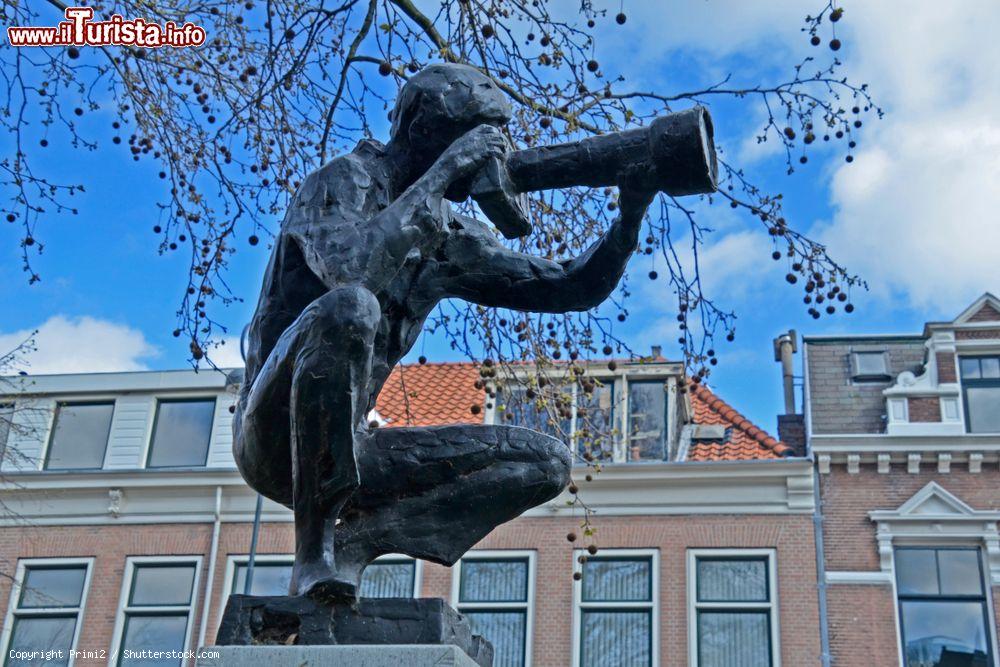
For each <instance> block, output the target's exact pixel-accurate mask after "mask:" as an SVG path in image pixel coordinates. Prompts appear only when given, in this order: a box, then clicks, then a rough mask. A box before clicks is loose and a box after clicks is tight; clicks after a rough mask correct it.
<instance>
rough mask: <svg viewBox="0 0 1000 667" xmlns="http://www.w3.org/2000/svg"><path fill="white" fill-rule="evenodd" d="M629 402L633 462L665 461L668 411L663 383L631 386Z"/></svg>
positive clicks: (630, 455) (629, 388) (630, 449)
mask: <svg viewBox="0 0 1000 667" xmlns="http://www.w3.org/2000/svg"><path fill="white" fill-rule="evenodd" d="M628 400H629V408H628V412H629V419H628V433H629V443H628V444H629V451H628V458H629V460H630V461H642V460H649V461H662V460H664V459H665V458H666V456H667V452H666V451H665V448H664V443H665V438H664V434H665V432H666V428H665V425H664V421H665V419H666V413H667V408H666V392H665V391H664V390H663V381H662V380H657V381H654V382H629V385H628Z"/></svg>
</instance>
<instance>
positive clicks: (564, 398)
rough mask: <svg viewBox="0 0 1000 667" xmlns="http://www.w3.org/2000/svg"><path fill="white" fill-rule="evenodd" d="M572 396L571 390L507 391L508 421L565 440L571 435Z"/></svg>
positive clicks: (517, 388)
mask: <svg viewBox="0 0 1000 667" xmlns="http://www.w3.org/2000/svg"><path fill="white" fill-rule="evenodd" d="M571 415H572V396H571V394H570V393H569V389H568V388H566V389H565V390H555V389H552V388H551V387H549V388H547V389H531V388H528V387H522V386H518V385H515V386H512V387H505V388H504V417H503V418H504V420H505V421H506V422H507V423H510V424H513V425H514V426H523V427H525V428H530V429H534V430H536V431H541V432H542V433H547V434H549V435H552V436H555V437H557V438H560V439H564V436H568V435H569V433H570V428H571V423H570V417H571Z"/></svg>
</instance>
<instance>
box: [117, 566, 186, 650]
mask: <svg viewBox="0 0 1000 667" xmlns="http://www.w3.org/2000/svg"><path fill="white" fill-rule="evenodd" d="M201 561H202V557H201V556H129V557H127V558H126V559H125V575H124V577H123V579H122V590H121V594H120V595H119V598H118V613H117V614H116V616H115V631H114V633H113V634H112V637H111V653H110V655H109V659H108V664H109V665H112V666H114V665H118V664H119V663H120V661H121V649H122V640H123V639H124V634H125V617H126V615H127V614H128V613H129V612H132V611H138V612H141V611H145V610H147V609H155V610H156V611H159V612H171V611H173V612H181V611H185V610H186V611H187V619H188V620H187V630H186V631H185V632H184V648H183V650H185V651H187V650H190V646H191V633H192V631H193V630H194V612H195V608H196V607H197V606H198V596H199V594H200V593H201V588H200V587H199V583H200V581H201ZM137 565H194V581H192V582H191V600H190V602H189V603H188V604H187V605H177V606H158V607H143V606H138V607H129V606H128V599H129V597H130V596H131V594H132V583H133V581H134V580H135V567H136V566H137Z"/></svg>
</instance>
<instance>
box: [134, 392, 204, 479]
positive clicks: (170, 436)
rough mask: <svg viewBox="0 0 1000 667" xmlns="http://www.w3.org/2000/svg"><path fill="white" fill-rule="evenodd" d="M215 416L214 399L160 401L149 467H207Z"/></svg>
mask: <svg viewBox="0 0 1000 667" xmlns="http://www.w3.org/2000/svg"><path fill="white" fill-rule="evenodd" d="M214 415H215V399H211V400H206V401H163V402H161V403H160V405H159V408H158V409H157V411H156V431H155V432H154V433H153V445H152V447H153V451H152V454H151V455H150V457H149V467H151V468H159V467H170V466H203V465H205V460H206V459H207V458H208V441H209V440H210V439H211V437H212V419H213V417H214Z"/></svg>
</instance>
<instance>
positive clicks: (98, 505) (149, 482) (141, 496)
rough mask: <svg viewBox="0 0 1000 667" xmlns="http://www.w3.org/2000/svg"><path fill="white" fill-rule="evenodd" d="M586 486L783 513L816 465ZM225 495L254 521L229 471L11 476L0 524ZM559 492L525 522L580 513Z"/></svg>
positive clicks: (137, 520) (180, 512)
mask: <svg viewBox="0 0 1000 667" xmlns="http://www.w3.org/2000/svg"><path fill="white" fill-rule="evenodd" d="M591 474H592V476H593V477H594V479H593V481H592V482H586V481H585V476H586V475H587V469H585V468H578V469H576V470H575V471H574V475H573V476H574V479H575V480H576V483H577V484H578V485H579V487H580V498H581V499H582V500H583V501H584V502H585V503H586V504H587V505H588V506H589V507H591V508H593V509H594V510H595V511H596V512H597V513H598V514H600V515H606V516H622V515H636V514H641V515H651V514H723V513H725V514H734V513H735V514H782V513H806V514H807V513H809V512H811V511H812V509H813V476H812V462H811V461H809V460H806V459H794V460H779V461H740V462H705V463H701V462H697V463H663V464H648V465H643V464H623V465H609V466H606V467H605V468H604V469H603V470H602V472H600V473H597V474H593V473H591ZM220 487H221V488H222V493H223V501H222V511H221V518H222V521H223V522H245V521H251V520H252V519H253V509H254V503H255V499H256V494H255V493H254V492H253V491H252V490H251V489H250V488H249V487H247V486H246V484H245V483H244V482H243V480H242V478H241V477H240V475H239V473H238V472H237V471H235V470H211V471H180V472H178V471H170V472H160V471H115V472H100V473H84V474H55V475H54V474H51V473H40V472H39V473H22V474H12V475H10V476H8V478H7V479H6V480H5V482H4V484H3V486H2V487H0V492H2V493H3V502H4V504H5V507H6V509H7V510H8V514H7V516H6V517H5V518H4V519H0V525H8V526H11V525H94V524H102V525H107V524H111V525H113V524H148V523H203V522H211V521H213V520H214V512H215V493H216V489H217V488H220ZM570 499H571V498H570V496H569V495H568V494H566V493H564V494H563V495H561V496H560V497H558V498H556V499H554V500H552V501H550V502H549V503H547V504H545V505H542V506H540V507H537V508H534V509H532V510H529V511H528V512H526V514H525V515H526V516H535V517H552V516H563V515H571V514H573V512H578V510H575V509H574V508H572V507H570V506H569V504H568V503H567V501H569V500H570ZM291 519H292V514H291V512H290V511H289V510H287V509H286V508H284V507H282V506H280V505H278V504H276V503H272V502H270V501H267V502H265V505H264V520H265V521H290V520H291Z"/></svg>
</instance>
